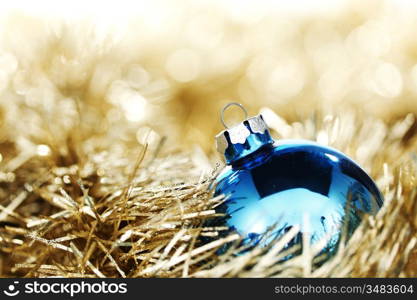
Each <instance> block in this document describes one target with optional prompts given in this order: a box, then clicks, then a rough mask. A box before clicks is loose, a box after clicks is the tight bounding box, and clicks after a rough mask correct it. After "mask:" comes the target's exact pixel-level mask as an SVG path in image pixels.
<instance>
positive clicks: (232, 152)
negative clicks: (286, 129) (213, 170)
mask: <svg viewBox="0 0 417 300" xmlns="http://www.w3.org/2000/svg"><path fill="white" fill-rule="evenodd" d="M232 105H235V106H238V107H240V108H241V109H242V110H243V111H244V113H245V119H244V121H242V122H240V123H239V124H237V125H234V126H232V127H230V128H229V127H228V126H227V125H226V123H225V121H224V112H225V111H226V109H227V108H229V107H230V106H232ZM247 116H248V114H247V111H246V109H245V108H244V107H243V106H242V105H241V104H240V103H236V102H232V103H229V104H227V105H226V106H225V107H224V108H223V110H222V111H221V121H222V123H223V125H224V127H225V128H226V129H225V130H223V131H222V132H220V133H219V134H218V135H216V146H217V151H219V153H221V154H223V155H224V157H225V160H226V163H228V164H231V163H233V162H235V161H237V160H239V159H241V158H243V157H245V156H246V155H249V154H250V153H252V152H254V151H256V150H258V149H260V148H261V147H263V146H265V145H268V144H272V143H273V142H274V140H273V139H272V138H271V135H270V133H269V130H268V126H267V124H266V123H265V121H264V119H263V117H262V115H257V116H254V117H250V118H248V117H247Z"/></svg>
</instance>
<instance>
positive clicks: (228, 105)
mask: <svg viewBox="0 0 417 300" xmlns="http://www.w3.org/2000/svg"><path fill="white" fill-rule="evenodd" d="M233 105H235V106H238V107H239V108H240V109H241V110H242V111H243V112H244V113H245V120H246V119H247V118H248V112H247V110H246V109H245V108H244V107H243V105H242V104H240V103H237V102H230V103H228V104H226V105H225V107H223V109H222V111H221V114H220V119H221V121H222V124H223V126H224V128H226V129H229V126H227V125H226V122H225V121H224V112H225V111H226V109H228V108H229V107H230V106H233Z"/></svg>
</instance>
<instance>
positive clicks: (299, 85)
mask: <svg viewBox="0 0 417 300" xmlns="http://www.w3.org/2000/svg"><path fill="white" fill-rule="evenodd" d="M310 2H312V1H294V3H289V2H284V1H139V2H137V3H136V5H133V3H134V2H126V3H125V2H123V1H122V2H121V3H120V5H119V6H117V5H116V4H115V3H113V4H109V3H107V2H105V3H103V4H102V5H101V4H99V3H95V4H94V5H92V4H90V5H88V4H83V3H78V2H75V3H76V4H74V5H73V6H69V7H66V6H65V5H62V4H53V2H51V1H46V2H43V4H44V6H43V7H40V8H39V7H38V6H39V4H33V3H32V4H30V2H27V3H25V5H26V6H25V5H22V7H21V8H20V9H16V8H14V7H9V8H8V9H7V10H5V11H7V13H6V12H3V14H2V18H1V21H2V22H1V37H0V38H1V39H0V45H1V47H0V105H1V106H0V107H1V112H2V114H1V116H2V117H1V120H2V123H1V124H2V130H1V132H2V136H1V137H0V138H1V139H2V140H6V139H7V138H6V136H7V135H9V134H11V135H13V134H16V132H19V133H23V136H22V143H24V139H25V138H28V137H30V136H31V137H35V139H37V140H39V142H41V141H42V142H44V143H45V145H46V146H48V147H51V146H52V145H50V144H51V143H53V141H52V140H51V137H47V136H43V134H44V133H45V132H44V131H43V130H42V129H44V128H45V127H49V128H50V129H51V130H52V132H55V134H56V136H55V137H54V138H56V139H63V138H64V136H63V135H62V133H63V132H62V128H61V126H62V127H65V128H68V127H71V126H75V123H76V118H75V115H76V114H77V112H80V113H81V117H82V123H83V124H82V126H86V127H90V128H92V130H98V131H103V132H106V131H108V130H109V128H114V127H118V129H117V130H114V132H115V134H116V135H119V136H121V135H122V132H119V131H118V130H122V128H121V127H120V124H121V123H124V125H123V126H122V127H123V131H124V130H126V127H125V125H126V123H128V127H129V129H130V131H129V134H132V132H133V131H135V132H133V133H134V134H135V136H136V137H137V140H138V142H139V143H143V139H144V137H143V135H144V134H146V135H149V137H148V139H149V141H150V143H151V144H152V143H153V142H155V141H156V140H158V139H159V138H161V137H164V136H165V137H167V143H166V145H169V146H172V147H178V148H180V149H185V148H187V147H189V146H191V145H198V146H200V147H201V148H202V149H203V150H204V151H205V152H206V153H208V154H209V155H210V154H213V153H214V140H213V137H214V135H215V134H216V133H217V132H219V131H220V130H221V129H222V127H221V123H220V122H219V111H220V109H221V108H222V107H223V106H224V105H225V104H226V103H228V102H230V101H237V102H240V103H242V104H244V105H245V106H246V107H247V109H248V111H249V112H250V114H252V115H253V114H256V113H258V112H259V111H260V110H262V109H263V108H268V109H271V110H273V111H275V112H276V113H277V114H278V115H279V116H280V117H281V118H283V119H284V120H286V121H287V122H294V121H297V120H300V119H301V120H302V119H304V118H306V117H311V116H312V115H314V114H315V113H317V112H320V113H321V115H324V116H325V115H326V114H333V113H336V114H340V113H342V114H343V112H345V111H346V110H348V109H349V107H352V106H353V107H355V109H356V108H359V110H360V111H361V112H363V114H365V115H372V116H377V117H380V118H382V119H384V120H386V121H392V120H395V119H398V118H402V117H404V116H405V115H406V114H407V113H409V112H412V113H414V112H416V109H417V101H416V95H417V39H416V38H415V28H416V27H417V18H416V15H417V5H413V4H412V1H318V2H315V3H314V4H313V3H310ZM67 5H69V4H67ZM129 5H130V6H129ZM58 113H59V116H60V117H59V118H58V119H55V116H56V115H57V114H58ZM95 114H99V115H101V114H105V116H106V117H105V118H104V119H102V122H101V123H100V124H88V123H89V120H93V119H91V118H90V117H91V116H94V115H95ZM266 115H267V118H269V117H268V116H269V115H268V112H266ZM51 127H52V128H51ZM19 128H22V129H24V130H22V131H19V130H18V129H19ZM85 130H87V128H85ZM149 132H150V134H149ZM129 134H128V135H129ZM31 140H32V141H33V139H31ZM55 143H56V142H55ZM45 151H47V149H46V148H45Z"/></svg>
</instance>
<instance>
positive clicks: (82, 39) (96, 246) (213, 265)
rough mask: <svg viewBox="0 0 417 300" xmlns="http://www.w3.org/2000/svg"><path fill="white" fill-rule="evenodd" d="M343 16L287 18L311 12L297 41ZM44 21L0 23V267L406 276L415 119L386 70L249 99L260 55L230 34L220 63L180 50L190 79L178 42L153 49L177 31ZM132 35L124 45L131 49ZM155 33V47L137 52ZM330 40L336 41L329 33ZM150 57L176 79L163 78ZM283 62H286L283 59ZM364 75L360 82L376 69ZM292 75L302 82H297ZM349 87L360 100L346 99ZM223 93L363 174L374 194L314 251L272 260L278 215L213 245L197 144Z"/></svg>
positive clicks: (416, 226)
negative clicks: (146, 32)
mask: <svg viewBox="0 0 417 300" xmlns="http://www.w3.org/2000/svg"><path fill="white" fill-rule="evenodd" d="M380 13H381V14H385V13H386V11H385V10H381V11H380ZM343 16H344V18H345V20H351V22H345V23H344V22H343V18H342V21H338V22H336V21H334V20H332V19H331V18H330V19H329V20H324V21H323V20H320V21H317V20H316V21H315V20H307V21H303V22H305V24H304V25H300V28H299V32H293V33H292V34H293V35H294V36H295V38H296V37H298V36H299V35H303V34H302V33H300V32H303V30H306V28H308V25H309V24H313V25H314V26H313V27H314V28H315V29H314V30H316V31H317V30H319V29H320V30H321V32H322V33H323V35H322V36H321V37H320V38H319V36H320V35H314V37H316V39H317V40H313V41H312V37H311V33H310V35H309V33H306V35H307V36H308V38H307V39H306V40H307V42H306V43H313V44H314V45H317V43H319V42H320V43H325V42H326V41H327V40H328V39H333V38H334V36H332V34H335V33H334V32H330V33H329V30H328V29H327V28H325V27H326V26H324V27H323V22H327V25H332V26H334V27H335V28H338V30H339V31H340V32H342V33H341V35H342V36H343V34H344V32H347V33H348V32H350V31H352V32H355V30H354V29H355V28H356V27H355V26H359V27H360V24H361V22H362V21H364V19H365V20H366V17H364V16H361V15H360V14H359V15H358V10H353V12H350V13H348V12H347V13H345V14H343ZM394 19H395V18H394ZM272 20H275V19H272ZM352 20H353V21H352ZM384 20H385V19H384ZM267 21H268V20H267ZM267 21H265V22H266V23H267V24H270V23H268V22H267ZM225 22H226V21H225ZM234 22H235V21H233V22H231V23H230V24H229V23H227V24H228V25H230V26H229V27H228V26H227V24H223V26H224V27H225V28H228V29H227V30H225V32H226V33H224V34H225V35H227V31H228V30H230V31H233V30H232V29H231V28H235V30H237V31H238V32H246V33H245V34H246V35H247V36H248V37H249V38H253V35H256V33H253V32H251V33H248V32H247V31H245V30H244V29H245V27H244V25H239V24H235V23H234ZM269 22H272V21H271V20H269ZM274 22H275V21H274ZM301 23H302V22H301ZM52 24H53V25H51V24H50V23H44V22H43V21H42V20H40V19H37V18H32V17H24V16H20V15H17V16H12V17H10V18H9V19H7V20H6V21H5V22H4V24H3V31H2V41H3V44H2V45H3V46H4V49H1V57H0V58H1V59H0V65H1V66H2V69H1V71H2V72H1V73H0V78H1V79H4V82H6V84H4V85H1V86H0V276H2V277H5V276H6V277H9V276H17V277H19V276H27V277H32V276H34V277H38V276H39V277H44V276H64V277H80V276H82V277H151V276H157V277H180V276H184V277H235V276H241V277H264V276H283V277H289V276H307V277H328V276H329V277H344V276H355V277H365V276H366V277H367V276H388V277H397V276H409V277H410V276H417V265H416V264H415V260H416V259H417V251H416V248H417V247H416V243H417V194H416V188H417V183H416V178H415V176H416V175H415V174H416V171H417V168H416V167H417V166H416V157H415V150H416V147H417V138H416V122H415V115H414V113H413V111H414V107H413V105H414V104H412V103H413V101H412V99H413V96H412V91H411V90H412V87H407V89H406V88H405V87H404V91H403V93H402V94H399V92H398V86H399V84H398V82H395V80H396V78H397V77H396V76H397V75H395V74H397V73H395V71H393V72H394V73H393V74H394V75H393V76H391V77H390V78H391V79H392V78H393V79H394V81H393V82H391V84H392V85H391V86H390V87H391V88H390V87H386V88H385V87H384V89H382V90H381V87H380V86H376V87H375V85H372V87H373V88H375V89H376V90H377V92H378V93H379V94H378V93H377V94H378V95H375V96H372V97H371V96H369V93H365V94H364V92H363V91H362V92H358V93H357V91H358V90H360V88H362V85H361V84H359V83H354V82H353V83H352V88H351V90H349V91H348V92H346V91H344V92H343V93H342V92H341V91H340V92H341V93H342V94H343V95H344V96H343V97H342V95H341V94H338V92H337V91H335V90H332V93H331V95H333V96H335V97H336V98H337V97H340V99H345V101H342V100H340V101H336V100H335V103H333V104H332V103H331V102H330V100H329V99H327V98H326V97H324V96H323V97H322V98H320V97H319V96H317V95H316V94H314V93H313V92H312V93H311V94H308V93H307V92H305V93H303V92H301V90H299V91H298V92H299V93H300V94H294V95H292V96H291V97H293V98H294V99H296V100H297V101H298V102H297V101H295V100H294V102H291V101H290V100H288V99H290V98H291V97H289V98H288V99H287V100H286V101H287V102H283V103H282V102H280V103H275V102H274V101H270V100H268V101H269V102H268V101H266V102H260V105H257V104H255V101H253V102H251V101H248V100H247V99H245V97H242V96H247V97H249V95H250V96H253V99H258V100H259V97H261V95H259V94H256V92H255V91H254V90H250V88H249V86H250V83H248V80H249V81H250V80H251V76H252V75H251V74H252V73H253V72H255V71H256V72H258V71H259V69H257V68H260V67H262V68H267V67H268V63H270V62H271V60H270V59H269V58H268V57H267V59H266V61H263V60H262V59H264V58H265V57H266V56H265V57H263V58H261V60H260V61H259V58H256V59H254V62H253V63H252V64H249V66H248V65H247V63H246V60H249V58H251V55H252V54H253V53H252V52H251V51H249V50H248V49H246V48H245V49H246V50H245V51H246V52H244V53H243V54H242V53H240V52H239V55H240V56H239V59H240V63H236V62H235V65H234V66H231V65H229V64H226V63H225V62H223V65H222V64H221V63H222V59H217V60H214V62H216V63H218V64H220V67H218V68H219V69H213V68H211V69H210V68H209V63H208V64H207V65H206V64H204V63H203V60H201V61H198V59H197V58H196V61H198V64H195V65H192V66H194V67H195V66H196V65H199V66H200V68H201V70H200V71H201V72H202V73H201V72H200V73H201V74H200V77H201V78H202V79H200V80H198V79H192V80H190V81H188V79H189V78H187V76H190V74H189V73H182V72H179V73H178V72H176V69H175V67H176V66H177V67H178V66H180V65H181V64H180V63H178V61H180V62H181V59H180V58H181V55H183V54H184V53H183V52H179V53H177V52H176V55H174V56H173V57H171V56H170V57H169V58H168V60H167V61H168V62H166V65H165V61H166V60H165V52H168V50H167V49H168V48H169V49H173V48H175V47H179V46H181V45H177V44H175V45H174V46H172V45H167V44H164V43H162V42H161V43H162V44H161V45H156V46H159V47H160V48H158V47H156V46H155V44H153V43H152V42H149V41H146V39H145V40H140V42H139V43H138V42H137V40H135V37H133V38H131V39H127V40H124V41H122V42H119V43H117V42H115V41H114V40H106V39H104V40H103V39H99V38H98V37H97V36H96V35H95V33H94V30H92V29H91V28H90V27H89V25H88V24H87V23H79V24H77V25H75V24H70V25H65V24H62V23H59V22H55V23H52ZM251 24H252V23H251ZM357 24H359V25H357ZM366 24H367V23H366ZM232 25H233V26H234V27H233V26H232ZM371 25H372V24H371ZM132 26H138V25H137V24H136V25H135V24H133V25H132ZM219 26H220V25H219ZM236 28H237V29H236ZM242 28H243V29H242ZM263 28H267V27H265V25H264V27H263ZM361 28H362V27H361ZM28 29H30V30H28ZM90 29H91V30H90ZM371 29H372V30H374V29H375V28H374V27H372V26H371V27H369V26H368V27H366V28H365V29H364V28H362V31H360V32H361V33H360V34H362V35H364V34H365V33H367V34H368V33H369V32H368V31H369V30H371ZM239 30H240V31H239ZM320 30H319V31H320ZM366 30H368V31H366ZM372 30H371V31H372ZM364 32H365V33H364ZM273 33H274V31H273V30H272V33H270V36H273ZM347 33H346V34H347ZM229 34H231V36H234V34H236V32H235V31H233V32H232V33H229ZM360 34H359V36H360ZM349 36H350V35H349ZM371 36H372V35H371ZM229 37H230V36H229ZM354 37H355V38H357V37H356V36H354ZM287 38H288V39H290V40H291V37H287ZM295 38H294V39H295ZM326 39H327V40H326ZM403 39H404V40H403V44H407V47H408V48H407V47H406V46H403V47H404V48H407V49H412V48H413V44H412V43H411V44H410V42H408V40H407V36H404V37H403ZM334 40H335V41H338V36H336V38H335V39H334ZM348 40H349V39H348ZM335 41H333V40H332V43H333V42H334V43H335ZM200 42H201V41H200ZM238 44H239V43H238ZM242 44H245V43H244V42H242ZM403 44H401V45H403ZM23 45H25V46H24V47H23ZM245 45H246V44H245ZM332 45H333V46H335V47H336V46H338V44H332ZM378 45H379V44H378ZM126 46H131V48H133V50H132V49H131V48H129V47H128V48H126ZM223 46H224V45H223ZM229 46H230V45H229V44H228V47H229ZM246 46H247V45H246ZM339 46H340V45H339ZM155 47H156V48H155ZM195 47H196V48H195V49H197V50H194V52H193V51H191V54H190V52H186V54H187V55H191V57H194V56H193V55H195V54H196V53H197V54H198V53H199V52H198V51H200V50H201V49H200V50H199V48H198V47H197V46H195ZM230 47H231V46H230ZM269 47H270V48H269V50H271V49H272V50H274V49H276V48H277V47H278V46H276V45H269ZM278 48H279V47H278ZM140 49H144V50H143V51H142V52H140V55H139V54H138V55H136V54H134V53H133V52H134V51H136V50H140ZM155 49H159V50H158V51H161V53H159V52H158V51H157V52H158V53H152V51H155ZM233 49H234V51H236V48H233ZM250 49H252V48H250ZM229 50H230V49H229ZM252 50H254V49H252ZM258 50H259V49H258ZM258 50H257V51H258ZM269 50H268V51H269ZM327 50H329V49H327ZM333 50H334V49H333ZM333 50H332V51H333ZM164 51H165V52H164ZM181 51H182V50H181ZM187 51H189V50H187ZM201 51H203V50H201ZM259 51H260V50H259ZM262 51H263V50H262ZM268 51H267V50H265V52H268ZM329 51H330V50H329ZM334 51H335V52H331V53H333V54H335V53H339V52H340V53H341V52H343V51H342V50H341V49H339V48H337V47H336V50H334ZM410 51H411V50H410ZM232 52H233V51H232ZM406 52H407V51H404V53H406ZM236 53H237V52H236ZM326 53H328V52H326ZM340 53H339V54H340ZM268 55H270V54H268ZM287 55H288V53H287ZM294 55H298V56H300V57H301V56H302V55H301V54H299V53H298V52H296V53H295V54H294ZM314 55H316V54H314ZM378 55H380V54H378ZM410 56H412V55H411V54H410ZM227 57H228V58H229V59H232V58H231V57H229V56H227V55H226V58H227ZM381 57H382V56H378V58H377V59H375V61H377V60H380V59H381ZM392 57H394V58H395V57H396V58H398V57H397V56H394V54H392ZM401 57H402V58H404V57H403V56H401ZM394 58H393V60H395V59H394ZM302 59H304V60H306V59H307V58H306V57H304V56H303V58H300V60H302ZM338 59H341V58H340V57H339V58H338ZM191 60H192V59H191ZM161 61H163V62H161ZM290 61H291V62H292V61H293V59H290ZM398 61H402V62H403V63H404V64H405V62H406V61H409V60H407V59H398ZM212 62H213V60H211V61H210V63H212ZM319 62H320V63H323V62H322V61H321V60H320V59H319ZM161 65H164V66H166V68H167V70H168V71H167V72H168V73H169V74H170V76H172V77H173V78H174V79H175V80H177V81H175V80H173V79H172V78H171V79H169V78H168V77H167V76H168V75H166V74H165V73H164V72H163V71H161ZM290 65H291V63H290ZM295 65H297V64H295ZM295 65H294V64H293V65H291V67H290V68H289V69H290V70H293V71H294V70H295V71H294V72H296V70H298V69H297V68H298V67H294V66H295ZM306 65H308V63H306ZM378 66H379V65H378ZM378 66H377V68H376V69H377V71H378V70H379V71H381V70H380V69H378V68H379V67H381V68H382V71H381V72H382V73H378V74H379V75H380V74H386V72H385V71H386V69H388V71H389V72H391V71H392V65H387V64H382V66H379V67H378ZM316 67H317V66H316ZM359 67H363V68H365V69H366V68H367V67H368V66H367V65H366V66H365V65H363V64H359ZM225 68H229V69H228V70H229V71H228V72H225V71H224V69H225ZM262 68H261V69H262ZM294 68H295V69H294ZM384 68H385V69H384ZM390 68H391V69H390ZM220 69H221V70H220ZM247 70H249V71H247ZM254 70H255V71H254ZM262 70H264V69H262ZM379 71H378V72H379ZM204 72H206V73H204ZM245 72H246V73H245ZM251 72H252V73H251ZM256 72H255V73H256ZM259 72H260V71H259ZM262 72H263V71H262ZM262 72H261V73H262ZM265 72H266V71H265ZM384 72H385V73H384ZM389 72H388V73H389ZM306 73H308V72H307V71H305V73H304V75H305V77H306V78H307V77H308V76H307V75H306ZM242 74H246V75H247V77H248V78H249V79H248V78H246V77H245V78H244V79H242V80H241V77H242V76H243V77H244V76H246V75H242ZM256 74H257V73H256ZM274 74H275V75H277V72H275V73H274ZM366 74H368V73H366ZM389 74H391V75H392V72H391V73H389ZM278 75H279V74H278ZM278 75H277V76H278ZM281 75H282V74H281ZM281 75H279V76H278V79H280V78H281V77H280V76H281ZM379 75H378V76H379ZM1 76H3V77H1ZM378 76H377V81H376V83H375V82H373V84H377V83H378V80H380V79H381V78H380V77H378ZM330 77H331V76H330ZM326 78H327V77H326ZM252 79H253V78H252ZM281 79H282V78H281ZM326 80H329V78H327V79H326ZM178 81H179V82H178ZM306 81H308V80H307V79H306ZM311 81H312V80H311ZM320 82H321V85H320V87H321V88H323V85H325V86H326V84H325V83H326V81H325V80H324V81H323V79H322V80H321V81H320ZM323 82H324V83H323ZM331 82H333V81H331ZM383 82H385V81H384V80H383ZM287 83H288V84H289V83H290V82H287ZM252 84H253V82H252ZM327 84H330V83H327ZM355 84H356V85H355ZM353 85H355V86H354V87H353ZM404 85H406V84H405V83H404ZM281 87H282V88H283V90H284V87H283V86H281ZM292 88H294V87H292ZM349 88H350V86H349ZM303 89H304V90H306V91H312V90H313V89H312V87H311V86H309V84H308V83H305V84H304V87H303ZM346 89H348V87H346ZM237 91H238V92H237ZM294 91H295V90H294V89H293V90H291V88H290V89H289V90H288V91H287V92H288V93H290V92H293V93H295V92H294ZM258 92H259V91H258ZM275 92H276V91H275ZM345 92H346V93H345ZM219 94H221V95H222V96H221V97H220V96H219ZM272 94H273V93H272ZM307 94H308V95H307ZM381 94H382V96H381ZM311 95H316V97H311ZM273 96H274V94H273ZM275 96H277V95H275ZM280 96H284V95H283V94H281V95H280ZM356 96H358V97H359V96H361V97H363V99H362V98H361V100H363V102H355V101H353V100H352V99H351V98H352V97H353V98H354V97H356ZM223 97H242V102H244V103H246V104H247V105H248V106H249V108H251V109H252V110H253V111H254V110H256V111H258V110H259V109H260V108H261V109H260V111H261V112H262V113H263V115H264V117H265V119H266V120H267V122H268V124H269V125H270V127H271V130H272V132H273V134H274V135H275V136H276V137H277V138H306V139H310V140H315V141H318V142H319V143H322V144H325V145H330V146H333V147H335V148H337V149H339V150H341V151H344V152H345V153H347V154H348V155H349V156H351V157H353V158H354V159H355V160H357V161H358V162H359V163H360V164H361V165H363V166H364V168H365V169H366V170H367V171H368V172H369V173H370V174H371V176H372V177H373V178H374V179H375V180H376V182H377V184H378V186H379V187H380V189H381V191H382V192H383V194H384V197H385V205H384V207H383V208H382V209H381V211H380V212H379V213H378V215H376V216H375V217H369V218H366V219H365V220H364V221H363V222H362V224H361V226H360V227H359V228H358V230H357V231H355V234H354V235H353V237H352V238H351V239H350V240H349V242H348V243H347V244H346V245H345V246H344V247H342V248H341V249H340V251H339V252H338V254H337V255H336V256H335V257H333V258H332V259H331V260H330V261H328V262H326V263H324V264H322V265H320V266H318V267H313V263H312V260H313V258H314V256H315V254H317V253H318V251H317V248H314V247H312V248H310V247H303V252H302V253H301V254H300V255H298V256H295V257H293V258H291V259H289V260H287V261H285V262H282V263H276V260H277V257H279V256H282V255H286V254H285V253H284V254H283V253H281V250H282V247H283V245H284V244H285V240H288V239H290V238H291V237H292V236H293V235H295V234H296V233H297V232H296V231H294V230H293V231H290V232H289V233H288V234H287V235H286V236H285V237H283V239H282V240H279V241H277V243H275V244H274V245H273V246H271V247H269V248H256V249H254V250H252V251H250V252H246V253H245V254H243V255H239V256H237V257H236V256H234V255H233V248H232V250H231V251H229V252H228V253H226V254H224V255H218V254H216V250H217V249H218V248H219V247H221V246H222V245H223V244H225V243H228V242H234V241H237V240H238V239H239V237H238V236H236V235H230V236H227V237H225V238H218V236H219V232H221V231H224V230H226V228H210V227H206V226H205V225H203V224H204V222H203V221H204V220H205V219H207V218H213V217H215V216H216V212H215V208H216V206H217V205H219V204H220V203H221V202H222V201H223V199H222V197H217V198H213V195H212V192H211V191H210V190H209V186H210V184H211V183H212V181H213V178H214V177H215V175H216V174H217V173H218V172H219V171H220V169H221V167H222V165H221V164H216V159H215V158H214V157H213V153H212V152H213V151H212V149H213V148H214V147H213V144H212V138H213V134H214V133H215V132H216V131H217V130H218V129H219V127H218V126H219V125H218V124H217V123H219V122H218V118H217V111H218V109H219V108H220V107H221V106H222V103H224V101H225V100H224V98H223ZM350 97H351V98H350ZM381 97H386V98H387V99H388V100H386V101H387V102H385V103H386V105H385V107H388V109H382V108H381V107H380V106H382V105H380V104H379V103H380V102H378V101H380V100H381V99H380V98H381ZM390 97H391V98H393V99H395V101H397V102H390V101H394V100H393V99H391V98H390ZM396 97H397V98H396ZM324 98H326V99H327V100H326V99H324ZM213 99H219V101H213ZM410 99H411V100H410ZM351 100H352V101H351ZM300 101H301V102H300ZM300 103H301V104H302V105H300ZM138 107H139V109H138ZM295 107H301V108H300V109H299V110H295ZM145 108H146V109H145ZM373 108H375V110H374V109H373ZM140 113H143V114H142V115H141V114H140ZM197 145H198V146H197ZM205 237H210V239H209V240H210V242H207V239H204V238H205ZM234 250H235V251H238V250H236V249H234Z"/></svg>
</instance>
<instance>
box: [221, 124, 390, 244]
mask: <svg viewBox="0 0 417 300" xmlns="http://www.w3.org/2000/svg"><path fill="white" fill-rule="evenodd" d="M241 126H242V127H241V128H240V129H239V128H238V129H234V131H233V130H232V131H231V130H226V131H224V132H222V133H221V134H220V135H218V136H217V139H218V148H219V150H220V151H222V153H224V154H225V158H226V162H227V163H228V166H227V167H226V168H225V169H224V170H223V171H222V172H221V173H220V174H219V176H218V177H217V179H216V188H215V195H221V194H223V195H225V197H226V201H225V202H224V203H223V204H222V205H221V206H220V207H218V208H217V212H220V213H222V214H223V215H224V217H221V218H219V219H217V223H219V222H220V223H222V224H223V225H226V226H228V228H230V230H231V231H234V232H237V233H239V234H240V235H241V236H242V238H243V242H244V243H247V244H249V245H256V244H258V243H259V242H260V241H262V243H264V244H265V243H266V244H267V243H268V242H269V241H272V240H274V238H275V237H277V236H281V235H283V234H285V233H286V232H287V231H288V230H289V229H290V228H292V227H293V226H295V225H297V226H299V228H300V229H301V232H300V234H302V233H303V232H307V231H308V234H309V236H310V238H311V242H312V243H315V242H317V241H319V240H321V239H323V238H325V239H326V240H327V241H328V243H327V245H326V247H325V248H323V251H325V252H333V251H335V249H336V248H337V245H338V242H339V241H340V237H341V234H342V230H346V234H347V236H349V235H351V234H352V232H353V231H354V230H355V229H356V228H357V226H358V225H359V223H360V221H361V219H362V218H363V216H364V214H375V213H376V212H377V211H378V209H379V208H380V207H381V206H382V204H383V198H382V196H381V193H380V192H379V190H378V188H377V186H376V185H375V183H374V181H373V180H372V179H371V178H370V177H369V176H368V175H367V174H366V172H365V171H364V170H363V169H362V168H361V167H360V166H359V165H358V164H356V163H355V162H354V161H353V160H351V159H350V158H348V157H347V156H346V155H344V154H343V153H341V152H339V151H337V150H335V149H332V148H329V147H325V146H321V145H318V144H316V143H313V142H308V141H293V140H281V141H277V142H275V141H274V140H272V138H271V136H270V134H269V131H268V130H267V128H266V125H265V124H264V123H263V119H262V116H257V117H254V118H252V119H249V120H246V121H245V122H244V123H242V124H241ZM271 228H273V231H272V233H271V232H269V233H270V235H269V238H268V239H261V237H262V236H263V235H264V233H265V232H267V231H269V230H270V229H271ZM297 239H298V240H297ZM299 241H300V236H298V238H296V239H293V241H292V242H291V243H292V244H293V243H297V242H299Z"/></svg>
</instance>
